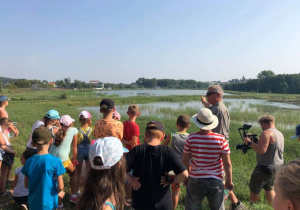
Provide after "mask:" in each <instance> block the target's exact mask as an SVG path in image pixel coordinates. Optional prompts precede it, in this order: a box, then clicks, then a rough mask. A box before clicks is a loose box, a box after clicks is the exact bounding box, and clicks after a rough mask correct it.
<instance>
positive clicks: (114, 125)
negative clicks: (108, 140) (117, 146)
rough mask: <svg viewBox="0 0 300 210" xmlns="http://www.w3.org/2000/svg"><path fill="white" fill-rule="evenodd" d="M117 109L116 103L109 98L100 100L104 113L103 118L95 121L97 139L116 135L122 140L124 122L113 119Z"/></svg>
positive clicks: (101, 109) (101, 110)
mask: <svg viewBox="0 0 300 210" xmlns="http://www.w3.org/2000/svg"><path fill="white" fill-rule="evenodd" d="M114 111H115V103H114V101H113V100H111V99H109V98H105V99H103V100H102V101H101V102H100V113H102V114H103V119H101V120H98V121H97V122H96V123H95V130H94V136H95V138H96V139H99V138H104V137H107V136H114V137H117V138H118V139H120V140H122V138H123V124H122V122H119V121H117V120H114V119H113V112H114Z"/></svg>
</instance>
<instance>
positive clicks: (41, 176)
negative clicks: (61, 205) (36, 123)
mask: <svg viewBox="0 0 300 210" xmlns="http://www.w3.org/2000/svg"><path fill="white" fill-rule="evenodd" d="M32 141H33V144H34V146H36V147H37V154H36V155H34V156H32V157H31V158H29V159H28V160H27V161H26V163H25V165H24V167H23V169H22V173H23V174H24V175H25V181H24V185H25V187H26V188H28V189H29V195H28V202H29V206H30V210H35V209H36V210H40V209H43V210H46V209H49V210H50V209H55V208H57V207H58V196H60V197H63V196H64V192H63V191H62V190H63V187H64V186H63V179H62V174H63V173H65V172H66V170H65V169H64V167H63V165H62V162H61V160H60V159H59V158H57V157H54V156H52V155H50V154H48V149H49V145H50V144H51V143H52V137H51V133H50V131H49V130H48V129H47V128H45V127H40V128H37V129H35V131H34V132H33V134H32Z"/></svg>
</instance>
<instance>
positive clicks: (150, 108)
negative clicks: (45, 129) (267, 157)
mask: <svg viewBox="0 0 300 210" xmlns="http://www.w3.org/2000/svg"><path fill="white" fill-rule="evenodd" d="M224 102H225V103H226V105H227V108H228V110H229V111H230V112H234V110H235V109H238V110H240V111H246V110H247V111H253V112H255V111H256V108H255V107H252V106H251V104H254V105H269V106H275V107H279V108H285V109H300V106H298V105H294V104H287V103H280V102H269V101H266V100H261V99H226V98H225V99H224ZM133 103H134V102H133ZM138 105H139V107H140V111H141V113H142V115H144V116H145V115H146V116H150V115H156V112H157V110H158V109H161V108H170V109H172V110H177V109H181V108H182V109H185V108H191V109H195V111H196V110H198V109H199V108H202V107H203V105H202V103H201V102H200V97H199V101H189V102H156V103H147V104H138ZM127 108H128V104H126V105H116V110H117V111H118V112H119V113H120V114H121V115H126V112H127ZM78 109H79V110H80V111H82V110H88V111H90V112H93V113H94V114H96V115H97V118H98V119H99V118H100V113H99V106H97V107H79V108H78ZM165 116H166V115H165V114H164V117H165Z"/></svg>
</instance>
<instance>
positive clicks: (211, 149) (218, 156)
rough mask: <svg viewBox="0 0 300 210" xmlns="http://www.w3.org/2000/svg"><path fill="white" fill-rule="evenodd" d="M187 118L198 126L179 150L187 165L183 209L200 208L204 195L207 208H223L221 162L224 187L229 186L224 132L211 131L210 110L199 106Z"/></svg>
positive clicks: (212, 117) (213, 120)
mask: <svg viewBox="0 0 300 210" xmlns="http://www.w3.org/2000/svg"><path fill="white" fill-rule="evenodd" d="M191 120H192V122H193V123H194V124H195V125H196V126H197V127H198V128H200V130H199V131H198V132H196V133H192V134H190V135H189V137H188V139H187V141H186V143H185V146H184V150H183V157H182V161H183V163H184V165H185V166H186V167H187V168H188V167H189V165H190V166H191V170H190V172H189V178H188V184H187V188H186V197H185V209H186V210H196V209H197V210H198V209H200V207H201V203H202V200H203V199H204V197H205V196H206V197H207V200H208V203H209V207H210V209H214V210H219V209H222V208H224V206H223V205H222V203H223V191H224V186H223V182H222V180H223V166H224V170H225V173H226V181H225V188H226V189H228V190H232V189H233V183H232V166H231V160H230V149H229V145H228V143H227V141H226V139H225V136H224V135H221V134H218V133H214V132H212V131H211V130H212V129H214V128H215V127H216V126H217V125H218V123H219V121H218V118H217V116H215V115H213V114H212V112H211V110H209V109H207V108H201V109H200V110H199V112H198V114H195V115H194V116H193V117H192V118H191Z"/></svg>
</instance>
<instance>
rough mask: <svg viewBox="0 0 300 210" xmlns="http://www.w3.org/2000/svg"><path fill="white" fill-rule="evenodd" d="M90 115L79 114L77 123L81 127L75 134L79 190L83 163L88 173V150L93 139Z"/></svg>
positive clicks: (86, 113) (89, 165)
mask: <svg viewBox="0 0 300 210" xmlns="http://www.w3.org/2000/svg"><path fill="white" fill-rule="evenodd" d="M91 118H92V115H91V114H90V113H89V112H88V111H82V112H80V114H79V122H80V123H81V127H80V128H78V131H79V132H78V134H77V160H78V165H77V188H78V189H79V186H80V182H81V176H82V165H83V161H85V165H86V170H85V171H87V172H88V171H89V170H90V168H91V164H90V162H89V150H90V148H91V140H92V137H93V128H92V127H91V124H92V119H91Z"/></svg>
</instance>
